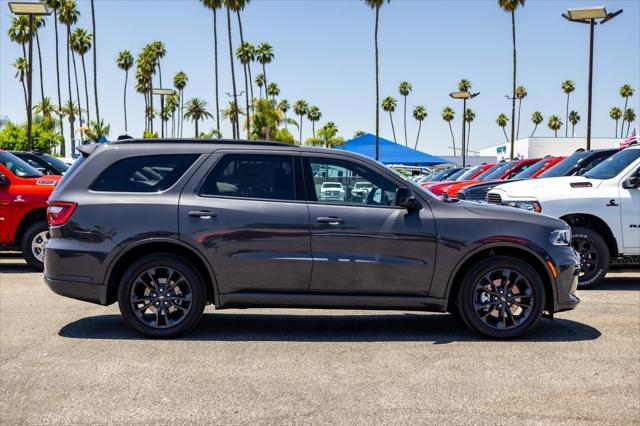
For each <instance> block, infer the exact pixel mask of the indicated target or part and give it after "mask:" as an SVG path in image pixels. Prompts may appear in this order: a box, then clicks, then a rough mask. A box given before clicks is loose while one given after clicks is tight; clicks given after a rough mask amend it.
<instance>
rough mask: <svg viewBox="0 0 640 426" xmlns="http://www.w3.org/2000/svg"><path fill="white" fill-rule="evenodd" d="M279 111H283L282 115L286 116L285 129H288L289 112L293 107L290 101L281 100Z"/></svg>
mask: <svg viewBox="0 0 640 426" xmlns="http://www.w3.org/2000/svg"><path fill="white" fill-rule="evenodd" d="M278 109H279V110H280V111H282V114H284V120H285V124H284V126H285V128H288V126H287V111H289V109H291V105H289V101H288V100H286V99H283V100H281V101H280V102H279V103H278Z"/></svg>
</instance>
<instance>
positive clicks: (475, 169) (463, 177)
mask: <svg viewBox="0 0 640 426" xmlns="http://www.w3.org/2000/svg"><path fill="white" fill-rule="evenodd" d="M480 170H482V166H476V167H471V168H470V169H466V172H464V173H463V174H461V175H460V177H458V179H456V180H469V179H471V177H472V176H473V175H475V174H476V173H478V172H479V171H480Z"/></svg>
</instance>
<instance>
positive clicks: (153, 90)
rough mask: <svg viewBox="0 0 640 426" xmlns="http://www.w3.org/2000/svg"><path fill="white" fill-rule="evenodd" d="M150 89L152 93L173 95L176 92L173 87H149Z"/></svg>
mask: <svg viewBox="0 0 640 426" xmlns="http://www.w3.org/2000/svg"><path fill="white" fill-rule="evenodd" d="M151 91H152V92H153V94H154V95H173V94H175V93H176V91H175V90H173V89H161V88H156V89H151Z"/></svg>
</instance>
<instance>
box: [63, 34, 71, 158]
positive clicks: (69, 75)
mask: <svg viewBox="0 0 640 426" xmlns="http://www.w3.org/2000/svg"><path fill="white" fill-rule="evenodd" d="M67 82H68V83H69V85H68V86H69V102H73V95H72V94H71V25H67ZM71 112H73V111H71ZM69 123H70V126H69V127H70V130H71V135H70V139H69V141H70V142H71V154H72V155H73V149H74V142H73V140H74V138H73V137H74V133H73V131H74V128H73V123H72V122H71V121H69ZM60 154H61V155H62V156H64V155H65V154H66V147H65V146H64V144H63V146H62V149H61V150H60Z"/></svg>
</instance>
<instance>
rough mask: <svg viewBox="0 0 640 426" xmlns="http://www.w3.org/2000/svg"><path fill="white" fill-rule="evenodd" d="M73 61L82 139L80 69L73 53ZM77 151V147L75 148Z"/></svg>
mask: <svg viewBox="0 0 640 426" xmlns="http://www.w3.org/2000/svg"><path fill="white" fill-rule="evenodd" d="M71 59H72V63H73V75H74V76H75V81H76V99H77V100H78V117H79V118H80V137H81V138H82V103H81V102H80V84H78V68H77V67H76V55H75V53H74V52H73V50H72V51H71ZM74 149H75V146H74Z"/></svg>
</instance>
